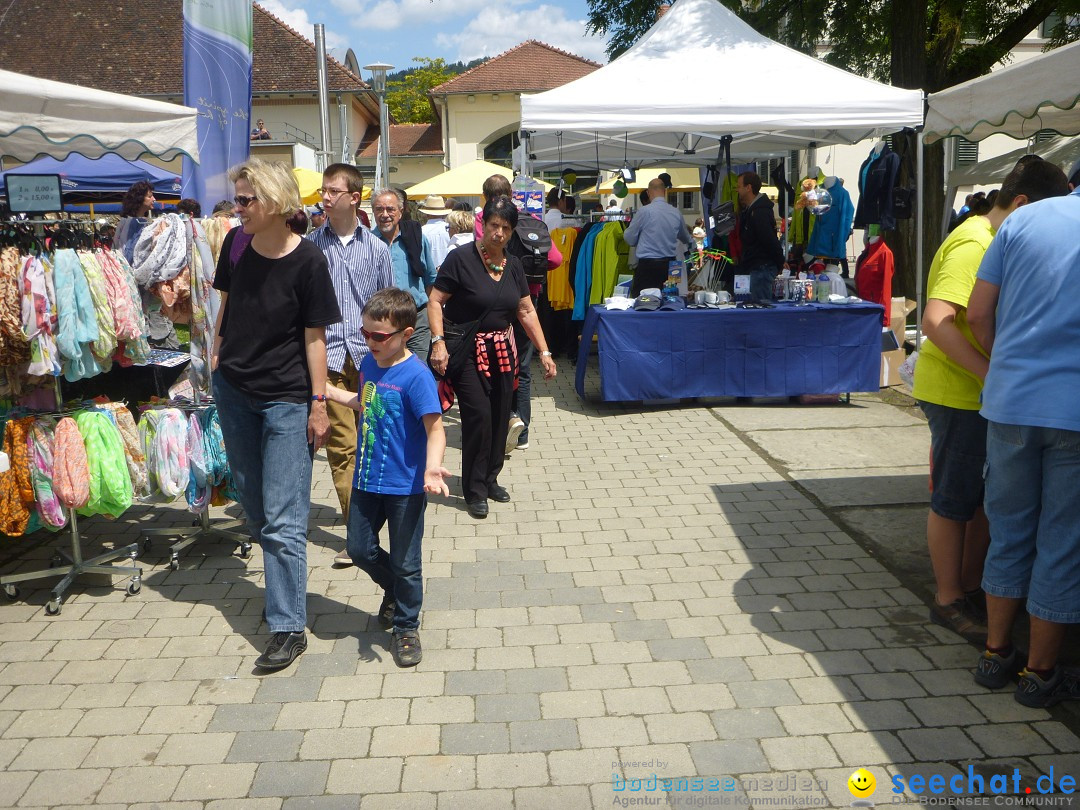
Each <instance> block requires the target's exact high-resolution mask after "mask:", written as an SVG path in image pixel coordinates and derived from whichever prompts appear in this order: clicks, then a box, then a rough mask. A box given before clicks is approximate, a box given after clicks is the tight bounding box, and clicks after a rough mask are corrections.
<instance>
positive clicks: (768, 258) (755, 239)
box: [739, 194, 784, 270]
mask: <svg viewBox="0 0 1080 810" xmlns="http://www.w3.org/2000/svg"><path fill="white" fill-rule="evenodd" d="M739 240H740V242H741V244H742V254H741V255H740V257H739V267H740V268H745V269H747V270H750V269H753V268H755V267H762V266H764V265H772V266H775V267H776V269H777V270H779V269H780V268H782V267H783V266H784V251H783V250H782V249H781V247H780V240H779V239H778V238H777V237H776V220H775V219H774V218H773V205H772V202H771V201H770V200H769V198H768V197H766V196H765V195H764V194H758V197H757V199H756V200H754V201H753V202H752V203H750V206H749V207H748V208H747V209H746V210H745V211H743V212H742V213H741V214H739Z"/></svg>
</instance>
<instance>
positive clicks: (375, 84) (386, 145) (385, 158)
mask: <svg viewBox="0 0 1080 810" xmlns="http://www.w3.org/2000/svg"><path fill="white" fill-rule="evenodd" d="M393 69H394V66H393V65H388V64H386V63H384V62H375V63H374V64H371V65H364V70H370V71H371V87H372V89H373V90H374V91H375V95H377V96H378V97H379V160H378V163H379V178H378V180H379V182H378V185H379V188H390V112H389V110H387V108H386V74H387V72H388V71H391V70H393Z"/></svg>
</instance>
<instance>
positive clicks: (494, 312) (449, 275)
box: [434, 243, 529, 332]
mask: <svg viewBox="0 0 1080 810" xmlns="http://www.w3.org/2000/svg"><path fill="white" fill-rule="evenodd" d="M434 286H435V289H436V290H442V291H443V292H444V293H447V294H448V295H450V296H451V298H450V300H449V301H448V302H447V303H446V306H444V307H443V314H444V315H445V316H446V319H447V320H448V321H450V322H451V323H458V324H461V323H468V322H469V321H475V320H476V319H477V318H479V317H480V316H481V315H483V314H484V311H485V310H486V309H487V308H488V307H489V306H490V307H491V311H490V312H489V313H488V314H487V316H486V317H485V318H484V320H482V321H481V322H480V326H479V327H478V328H477V331H479V332H498V331H501V330H503V329H506V328H507V327H508V326H509V325H510V324H511V323H512V322H513V321H515V320H516V319H517V310H518V306H519V305H520V304H521V299H522V298H527V297H528V295H529V285H528V283H527V282H526V281H525V273H524V272H523V271H522V269H521V262H519V261H518V260H517V257H516V256H510V255H507V257H506V270H505V271H503V274H502V276H501V277H500V278H499V280H498V281H496V280H495V279H493V278H492V277H491V276H489V275H488V272H487V269H486V268H485V267H484V263H483V261H481V259H480V254H479V253H478V252H477V249H476V244H475V243H472V244H467V245H462V246H461V247H458V248H455V249H454V250H451V251H450V252H449V253H447V254H446V258H445V259H443V263H442V267H440V268H439V275H437V276H436V277H435V285H434Z"/></svg>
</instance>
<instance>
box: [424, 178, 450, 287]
mask: <svg viewBox="0 0 1080 810" xmlns="http://www.w3.org/2000/svg"><path fill="white" fill-rule="evenodd" d="M450 211H451V209H450V208H449V207H447V205H446V200H444V199H443V198H442V197H440V196H438V195H437V194H429V195H428V196H427V197H426V198H425V199H424V201H423V202H422V203H421V204H420V213H421V214H423V215H424V216H426V217H427V222H425V223H424V227H423V228H421V229H420V232H421V233H423V234H424V236H425V237H426V238H427V240H428V244H429V245H431V260H432V261H433V262H435V269H436V270H438V269H439V268H440V267H442V263H443V259H445V258H446V253H447V251H448V250H449V249H450V226H449V224H448V223H447V221H446V216H447V214H449V213H450Z"/></svg>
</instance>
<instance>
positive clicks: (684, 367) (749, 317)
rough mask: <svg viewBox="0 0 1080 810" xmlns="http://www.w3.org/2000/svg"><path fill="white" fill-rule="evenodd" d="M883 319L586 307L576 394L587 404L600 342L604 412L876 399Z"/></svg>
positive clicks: (822, 307) (805, 308)
mask: <svg viewBox="0 0 1080 810" xmlns="http://www.w3.org/2000/svg"><path fill="white" fill-rule="evenodd" d="M883 311H884V310H883V309H882V307H881V306H880V305H879V304H869V303H862V304H805V305H802V306H796V305H794V304H777V305H776V307H775V308H773V309H735V308H728V309H718V310H716V309H686V310H681V311H677V312H668V311H661V310H657V311H655V312H636V311H634V310H608V309H604V308H603V307H602V306H593V307H591V308H590V309H589V311H588V312H587V313H586V314H585V323H584V326H583V327H582V335H581V346H580V348H579V350H578V363H577V379H576V381H575V386H576V388H577V392H578V396H580V397H581V398H582V399H584V398H585V371H586V365H587V360H588V355H589V351H590V349H591V348H592V345H593V334H598V335H599V346H598V348H599V354H600V396H601V399H603V400H604V401H606V402H619V401H640V400H649V399H669V398H679V399H681V398H689V397H782V396H797V395H799V394H843V393H850V392H852V391H877V390H878V383H879V379H880V377H879V375H880V370H881V328H882V313H883Z"/></svg>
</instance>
